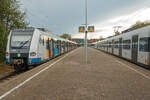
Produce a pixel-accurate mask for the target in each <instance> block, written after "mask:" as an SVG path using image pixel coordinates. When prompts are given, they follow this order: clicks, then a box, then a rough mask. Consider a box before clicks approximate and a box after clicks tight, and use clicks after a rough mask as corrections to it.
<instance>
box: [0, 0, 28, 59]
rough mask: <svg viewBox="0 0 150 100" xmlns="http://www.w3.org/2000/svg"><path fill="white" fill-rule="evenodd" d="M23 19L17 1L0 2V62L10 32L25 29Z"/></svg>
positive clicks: (22, 12)
mask: <svg viewBox="0 0 150 100" xmlns="http://www.w3.org/2000/svg"><path fill="white" fill-rule="evenodd" d="M25 17H26V13H25V11H21V10H20V2H19V1H18V0H0V62H1V61H2V59H4V57H5V51H6V45H7V37H8V35H9V32H10V30H13V29H16V28H24V27H26V26H27V25H28V23H27V22H26V21H25Z"/></svg>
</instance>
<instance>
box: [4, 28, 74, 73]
mask: <svg viewBox="0 0 150 100" xmlns="http://www.w3.org/2000/svg"><path fill="white" fill-rule="evenodd" d="M75 48H77V44H76V43H75V42H72V41H69V40H65V39H62V38H60V37H58V36H55V35H53V34H50V33H48V32H46V31H44V30H41V29H38V28H26V29H16V30H13V31H11V32H10V34H9V37H8V43H7V50H6V63H7V64H10V65H13V66H14V69H15V70H16V71H22V70H25V69H28V66H30V65H33V66H34V65H38V64H41V63H43V62H46V61H48V60H50V59H53V58H55V57H57V56H59V55H61V54H63V53H67V52H69V51H71V50H73V49H75Z"/></svg>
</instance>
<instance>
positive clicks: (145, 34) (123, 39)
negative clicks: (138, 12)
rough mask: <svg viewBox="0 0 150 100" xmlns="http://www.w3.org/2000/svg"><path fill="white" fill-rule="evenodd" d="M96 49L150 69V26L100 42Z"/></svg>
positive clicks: (96, 44)
mask: <svg viewBox="0 0 150 100" xmlns="http://www.w3.org/2000/svg"><path fill="white" fill-rule="evenodd" d="M95 48H97V49H100V50H102V51H105V52H108V53H110V54H113V55H116V56H118V57H122V58H124V59H126V60H129V61H131V62H133V63H137V64H140V65H142V66H145V67H147V68H150V26H146V27H143V28H140V29H135V30H132V31H130V32H126V33H124V34H121V35H118V36H114V37H111V38H107V39H105V40H103V41H99V42H97V43H95Z"/></svg>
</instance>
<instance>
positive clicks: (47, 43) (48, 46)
mask: <svg viewBox="0 0 150 100" xmlns="http://www.w3.org/2000/svg"><path fill="white" fill-rule="evenodd" d="M49 48H50V45H49V38H48V37H47V39H46V55H47V58H50V49H49Z"/></svg>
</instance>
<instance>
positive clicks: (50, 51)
mask: <svg viewBox="0 0 150 100" xmlns="http://www.w3.org/2000/svg"><path fill="white" fill-rule="evenodd" d="M49 57H50V58H52V40H51V39H49Z"/></svg>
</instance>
